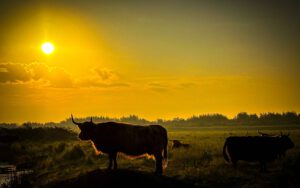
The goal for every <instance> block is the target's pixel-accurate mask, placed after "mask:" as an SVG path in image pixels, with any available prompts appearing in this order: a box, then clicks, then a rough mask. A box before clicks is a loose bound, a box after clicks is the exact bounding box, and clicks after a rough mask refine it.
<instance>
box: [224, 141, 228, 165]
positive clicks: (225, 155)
mask: <svg viewBox="0 0 300 188" xmlns="http://www.w3.org/2000/svg"><path fill="white" fill-rule="evenodd" d="M226 147H227V139H226V141H225V143H224V146H223V157H224V159H225V161H227V162H229V158H228V155H227V152H226Z"/></svg>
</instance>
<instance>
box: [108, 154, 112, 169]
mask: <svg viewBox="0 0 300 188" xmlns="http://www.w3.org/2000/svg"><path fill="white" fill-rule="evenodd" d="M108 157H109V165H108V167H107V170H111V168H112V165H113V155H112V154H111V153H109V154H108Z"/></svg>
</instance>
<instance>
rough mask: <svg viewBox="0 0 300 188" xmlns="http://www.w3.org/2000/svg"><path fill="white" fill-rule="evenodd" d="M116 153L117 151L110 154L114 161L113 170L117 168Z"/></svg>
mask: <svg viewBox="0 0 300 188" xmlns="http://www.w3.org/2000/svg"><path fill="white" fill-rule="evenodd" d="M117 154H118V153H113V154H112V159H113V162H114V170H116V169H117V168H118V164H117Z"/></svg>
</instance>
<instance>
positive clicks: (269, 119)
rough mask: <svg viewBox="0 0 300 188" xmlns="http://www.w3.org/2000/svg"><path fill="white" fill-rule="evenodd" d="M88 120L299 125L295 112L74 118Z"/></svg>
mask: <svg viewBox="0 0 300 188" xmlns="http://www.w3.org/2000/svg"><path fill="white" fill-rule="evenodd" d="M90 118H92V119H93V121H94V122H97V123H99V122H108V121H116V122H124V123H132V124H141V125H146V124H160V125H165V126H213V125H292V124H294V125H296V124H300V114H297V113H296V112H283V113H273V112H268V113H261V114H259V115H257V114H249V113H247V112H240V113H238V114H237V115H236V116H235V117H233V118H228V117H227V116H225V115H222V114H203V115H194V116H192V117H189V118H179V117H176V118H173V119H170V120H165V119H157V120H155V121H149V120H146V119H144V118H140V117H138V116H137V115H129V116H124V117H121V118H110V117H104V116H92V117H84V118H76V121H79V122H83V121H90ZM22 125H23V126H24V127H28V128H32V127H40V126H43V127H61V126H63V127H67V128H71V129H73V127H74V125H73V123H72V121H71V119H70V118H67V119H66V120H63V121H61V122H58V123H55V122H47V123H36V122H26V123H23V124H22ZM0 127H5V128H14V127H18V125H17V124H15V123H9V124H8V123H1V124H0Z"/></svg>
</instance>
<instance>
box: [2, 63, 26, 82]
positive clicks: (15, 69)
mask: <svg viewBox="0 0 300 188" xmlns="http://www.w3.org/2000/svg"><path fill="white" fill-rule="evenodd" d="M30 79H31V72H30V70H29V69H28V67H26V66H22V65H21V64H15V63H1V64H0V82H2V83H8V82H10V83H14V82H27V81H29V80H30Z"/></svg>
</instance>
